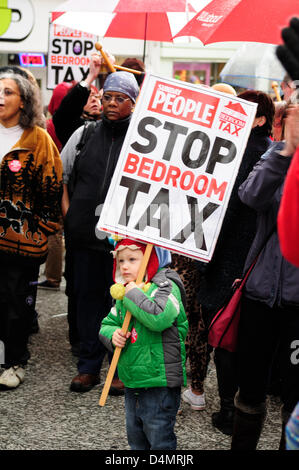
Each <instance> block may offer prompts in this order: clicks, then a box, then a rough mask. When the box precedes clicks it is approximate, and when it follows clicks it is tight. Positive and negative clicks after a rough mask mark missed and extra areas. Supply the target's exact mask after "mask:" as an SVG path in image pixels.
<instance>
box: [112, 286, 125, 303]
mask: <svg viewBox="0 0 299 470" xmlns="http://www.w3.org/2000/svg"><path fill="white" fill-rule="evenodd" d="M125 292H126V288H125V286H124V285H123V284H113V286H111V287H110V294H111V297H113V299H116V300H122V299H123V298H124V295H125Z"/></svg>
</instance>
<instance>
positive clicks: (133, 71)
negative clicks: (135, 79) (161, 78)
mask: <svg viewBox="0 0 299 470" xmlns="http://www.w3.org/2000/svg"><path fill="white" fill-rule="evenodd" d="M114 68H115V69H117V70H123V71H124V72H131V73H135V75H141V74H142V72H141V71H140V70H135V69H128V67H123V66H122V65H114Z"/></svg>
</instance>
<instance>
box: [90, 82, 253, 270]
mask: <svg viewBox="0 0 299 470" xmlns="http://www.w3.org/2000/svg"><path fill="white" fill-rule="evenodd" d="M256 107H257V105H256V104H255V103H252V102H249V101H244V100H242V99H240V98H238V97H235V96H233V95H228V94H225V93H220V92H218V91H215V90H213V89H211V88H208V87H205V86H200V85H194V84H191V83H186V82H182V81H179V80H175V79H166V78H162V77H158V76H156V75H153V74H148V75H147V76H146V78H145V80H144V82H143V85H142V90H141V93H140V95H139V98H138V101H137V104H136V108H135V110H134V112H133V115H132V119H131V123H130V126H129V129H128V132H127V135H126V138H125V141H124V144H123V147H122V150H121V153H120V156H119V160H118V164H117V167H116V170H115V173H114V176H113V178H112V181H111V185H110V188H109V191H108V194H107V197H106V200H105V203H104V205H103V207H101V208H99V210H100V211H101V215H100V219H99V222H98V224H97V230H98V231H100V230H102V231H106V232H109V233H117V234H119V235H122V236H127V237H130V238H135V239H138V240H140V241H144V242H147V243H153V244H156V245H159V246H161V247H164V248H167V249H169V250H171V251H174V252H178V253H181V254H184V255H186V256H189V257H191V258H195V259H199V260H201V261H206V262H208V261H210V260H211V258H212V255H213V251H214V248H215V245H216V242H217V237H218V235H219V232H220V229H221V225H222V221H223V218H224V215H225V211H226V208H227V204H228V201H229V198H230V194H231V191H232V188H233V185H234V181H235V178H236V175H237V173H238V169H239V166H240V163H241V160H242V156H243V153H244V150H245V147H246V144H247V140H248V137H249V134H250V131H251V127H252V123H253V120H254V117H255V113H256Z"/></svg>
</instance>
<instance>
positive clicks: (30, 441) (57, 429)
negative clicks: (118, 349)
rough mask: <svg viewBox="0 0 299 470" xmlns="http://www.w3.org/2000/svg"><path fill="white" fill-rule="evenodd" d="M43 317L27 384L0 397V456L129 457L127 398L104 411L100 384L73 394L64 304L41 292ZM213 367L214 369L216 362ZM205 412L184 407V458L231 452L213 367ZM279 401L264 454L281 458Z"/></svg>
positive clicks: (61, 297) (179, 426) (60, 295)
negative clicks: (220, 424) (220, 421)
mask: <svg viewBox="0 0 299 470" xmlns="http://www.w3.org/2000/svg"><path fill="white" fill-rule="evenodd" d="M37 310H38V312H39V323H40V332H39V333H38V334H35V335H33V336H31V341H30V343H31V344H30V351H31V359H30V362H29V364H28V366H27V371H26V378H25V382H24V383H23V384H22V385H21V386H20V387H19V388H18V389H16V390H13V391H6V392H3V391H2V392H0V436H1V438H0V450H25V449H26V450H46V449H47V450H112V451H113V450H115V451H116V450H129V447H128V444H127V439H126V431H125V413H124V399H123V397H108V399H107V403H106V405H105V406H104V407H100V406H99V405H98V400H99V397H100V392H101V388H102V386H103V383H104V381H105V377H106V373H107V364H106V366H105V370H103V373H102V383H101V385H99V386H98V387H96V388H94V389H93V390H92V391H90V392H89V393H85V394H78V393H74V392H70V391H69V384H70V381H71V379H72V378H73V376H74V375H75V374H76V359H75V358H74V357H73V356H72V355H71V352H70V348H69V344H68V339H67V319H66V315H65V314H66V297H65V294H64V287H63V286H62V288H61V291H60V292H49V291H43V290H40V291H39V292H38V299H37ZM211 362H212V361H211ZM206 402H207V407H206V409H205V410H204V411H192V410H191V409H190V407H189V406H188V405H187V404H186V403H184V402H183V403H182V414H181V415H180V416H178V418H177V423H176V434H177V438H178V450H228V449H229V448H230V438H229V437H227V436H225V435H223V434H222V433H221V432H219V431H217V430H216V429H215V428H213V426H212V425H211V414H212V412H213V411H216V410H218V406H219V400H218V396H217V387H216V374H215V369H214V367H213V364H211V366H210V369H209V372H208V376H207V380H206ZM279 406H280V403H279V400H278V399H276V398H272V397H270V398H269V406H268V410H269V411H268V416H267V420H266V423H265V427H264V431H263V434H262V436H261V439H260V443H259V449H263V450H275V449H277V448H278V443H279V439H280V416H279Z"/></svg>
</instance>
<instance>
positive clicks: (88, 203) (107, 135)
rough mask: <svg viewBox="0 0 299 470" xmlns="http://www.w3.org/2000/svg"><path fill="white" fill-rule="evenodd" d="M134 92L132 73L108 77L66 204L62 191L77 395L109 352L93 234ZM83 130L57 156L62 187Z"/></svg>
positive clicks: (106, 264)
mask: <svg viewBox="0 0 299 470" xmlns="http://www.w3.org/2000/svg"><path fill="white" fill-rule="evenodd" d="M138 93H139V87H138V84H137V81H136V79H135V77H134V75H133V74H131V73H129V72H115V73H112V74H110V75H109V76H108V77H107V79H106V81H105V83H104V87H103V98H102V103H103V118H102V120H101V121H99V122H98V123H97V124H96V126H95V130H94V132H93V133H92V134H91V135H90V137H89V139H88V141H87V142H86V144H85V146H84V148H83V149H82V151H81V153H80V157H79V160H78V161H77V162H76V184H75V187H74V192H73V195H72V199H71V201H70V202H69V200H68V197H67V192H66V190H65V191H64V197H63V212H64V216H65V230H66V232H67V235H68V239H69V242H70V244H71V246H72V253H73V272H74V290H75V298H74V301H75V303H76V310H77V327H78V331H79V337H80V353H79V361H78V372H79V373H78V375H77V376H76V377H75V378H74V379H73V380H72V382H71V386H70V388H71V390H72V391H76V392H85V391H89V390H90V389H91V388H92V387H93V386H94V385H96V384H97V383H99V372H100V369H101V364H102V361H103V359H104V356H105V354H106V352H107V350H106V349H105V348H104V346H103V345H102V344H101V343H100V341H99V339H98V331H99V326H100V323H101V321H102V319H103V318H104V317H105V316H106V315H107V314H108V313H109V310H110V308H111V300H110V293H109V289H110V286H111V285H112V284H113V280H112V260H111V255H110V251H111V245H109V242H108V240H107V239H99V238H97V236H96V232H95V227H96V224H97V221H98V215H97V216H96V209H97V207H98V206H100V205H101V204H102V203H103V202H104V200H105V197H106V194H107V191H108V188H109V185H110V182H111V178H112V176H113V173H114V170H115V167H116V164H117V161H118V157H119V153H120V150H121V147H122V144H123V141H124V138H125V135H126V132H127V129H128V126H129V123H130V119H131V113H132V111H133V107H134V104H135V101H136V98H137V95H138ZM82 132H83V126H82V127H80V128H79V129H77V130H76V131H75V132H74V134H73V135H72V136H71V137H70V139H69V141H68V142H67V144H66V145H65V147H64V148H63V151H62V153H61V158H62V162H63V169H64V170H63V182H64V185H65V189H66V187H67V184H68V181H69V178H70V175H71V172H72V169H73V166H74V160H75V154H76V146H77V144H78V142H79V141H80V138H81V135H82Z"/></svg>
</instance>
